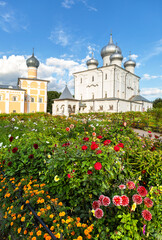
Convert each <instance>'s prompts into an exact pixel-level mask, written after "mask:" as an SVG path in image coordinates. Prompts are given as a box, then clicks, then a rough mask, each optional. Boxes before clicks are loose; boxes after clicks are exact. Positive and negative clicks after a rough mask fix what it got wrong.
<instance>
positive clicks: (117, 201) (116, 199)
mask: <svg viewBox="0 0 162 240" xmlns="http://www.w3.org/2000/svg"><path fill="white" fill-rule="evenodd" d="M112 201H113V203H114V205H115V206H120V205H121V204H122V198H121V197H120V196H117V195H116V196H114V197H113V199H112Z"/></svg>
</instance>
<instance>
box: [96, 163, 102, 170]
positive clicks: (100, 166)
mask: <svg viewBox="0 0 162 240" xmlns="http://www.w3.org/2000/svg"><path fill="white" fill-rule="evenodd" d="M94 168H95V169H96V170H100V169H101V168H102V164H101V163H100V162H96V163H95V165H94Z"/></svg>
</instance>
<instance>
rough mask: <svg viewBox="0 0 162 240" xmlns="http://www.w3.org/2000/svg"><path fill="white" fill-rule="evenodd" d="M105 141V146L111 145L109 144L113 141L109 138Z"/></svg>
mask: <svg viewBox="0 0 162 240" xmlns="http://www.w3.org/2000/svg"><path fill="white" fill-rule="evenodd" d="M103 143H104V146H105V145H109V144H110V143H111V140H108V139H107V140H105V141H104V142H103Z"/></svg>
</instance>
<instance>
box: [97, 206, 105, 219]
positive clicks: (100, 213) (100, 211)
mask: <svg viewBox="0 0 162 240" xmlns="http://www.w3.org/2000/svg"><path fill="white" fill-rule="evenodd" d="M103 215H104V214H103V211H102V209H101V208H97V209H96V211H95V217H96V218H98V219H100V218H102V217H103Z"/></svg>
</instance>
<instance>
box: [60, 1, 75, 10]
mask: <svg viewBox="0 0 162 240" xmlns="http://www.w3.org/2000/svg"><path fill="white" fill-rule="evenodd" d="M72 5H74V1H73V0H64V1H63V2H62V6H63V7H64V8H71V6H72Z"/></svg>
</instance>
